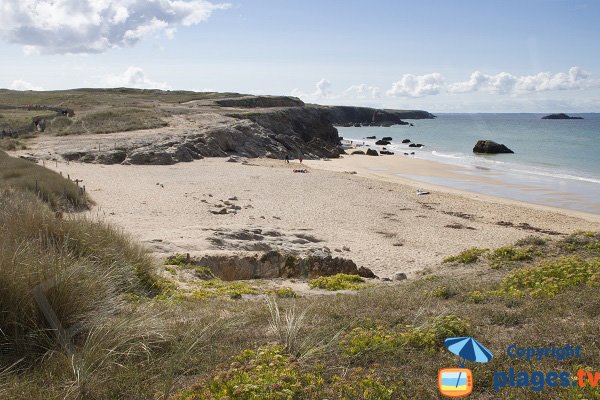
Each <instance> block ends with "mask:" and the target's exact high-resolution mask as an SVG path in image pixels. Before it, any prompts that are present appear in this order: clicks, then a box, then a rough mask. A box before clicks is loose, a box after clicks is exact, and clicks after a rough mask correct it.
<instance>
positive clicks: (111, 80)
mask: <svg viewBox="0 0 600 400" xmlns="http://www.w3.org/2000/svg"><path fill="white" fill-rule="evenodd" d="M104 84H105V85H107V86H111V87H132V88H138V89H163V90H168V89H170V88H171V86H169V85H168V84H167V83H164V82H154V81H152V80H150V79H148V77H146V73H145V72H144V70H143V69H142V68H140V67H136V66H131V67H129V68H127V70H126V71H125V72H123V73H122V74H119V75H108V76H106V77H105V78H104Z"/></svg>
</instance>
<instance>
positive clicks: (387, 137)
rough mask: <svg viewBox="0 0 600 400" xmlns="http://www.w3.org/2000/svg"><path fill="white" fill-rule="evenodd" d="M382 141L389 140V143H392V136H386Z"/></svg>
mask: <svg viewBox="0 0 600 400" xmlns="http://www.w3.org/2000/svg"><path fill="white" fill-rule="evenodd" d="M381 140H387V141H389V142H391V141H392V138H391V137H390V136H385V137H382V138H381Z"/></svg>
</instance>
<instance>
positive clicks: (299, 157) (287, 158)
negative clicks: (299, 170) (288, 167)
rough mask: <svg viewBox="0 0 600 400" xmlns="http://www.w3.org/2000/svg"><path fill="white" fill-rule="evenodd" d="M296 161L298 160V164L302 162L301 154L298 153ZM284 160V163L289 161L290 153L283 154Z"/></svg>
mask: <svg viewBox="0 0 600 400" xmlns="http://www.w3.org/2000/svg"><path fill="white" fill-rule="evenodd" d="M298 161H300V164H302V154H300V156H298ZM285 162H286V164H289V163H290V155H289V154H286V155H285Z"/></svg>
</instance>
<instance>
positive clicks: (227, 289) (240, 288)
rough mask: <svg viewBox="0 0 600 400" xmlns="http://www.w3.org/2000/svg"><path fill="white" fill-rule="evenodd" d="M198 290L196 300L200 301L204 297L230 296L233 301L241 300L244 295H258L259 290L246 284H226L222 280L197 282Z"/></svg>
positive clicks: (195, 291)
mask: <svg viewBox="0 0 600 400" xmlns="http://www.w3.org/2000/svg"><path fill="white" fill-rule="evenodd" d="M196 286H198V289H197V290H194V292H193V296H194V298H196V299H198V300H200V299H202V298H203V297H214V296H229V297H231V298H232V299H240V298H241V297H242V295H244V294H258V290H256V288H253V287H252V286H250V285H249V284H248V283H246V282H241V281H233V282H226V281H222V280H220V279H211V280H208V281H204V282H196Z"/></svg>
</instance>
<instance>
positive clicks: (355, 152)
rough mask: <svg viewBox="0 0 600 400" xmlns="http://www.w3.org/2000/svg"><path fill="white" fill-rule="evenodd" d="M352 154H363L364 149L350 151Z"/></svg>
mask: <svg viewBox="0 0 600 400" xmlns="http://www.w3.org/2000/svg"><path fill="white" fill-rule="evenodd" d="M352 154H353V155H354V154H359V155H364V154H365V152H364V151H362V150H356V151H353V152H352Z"/></svg>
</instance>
